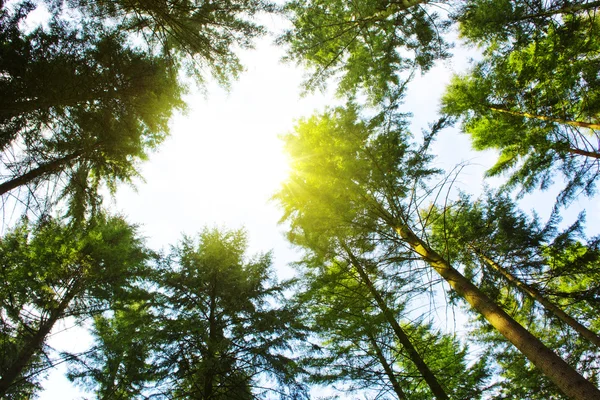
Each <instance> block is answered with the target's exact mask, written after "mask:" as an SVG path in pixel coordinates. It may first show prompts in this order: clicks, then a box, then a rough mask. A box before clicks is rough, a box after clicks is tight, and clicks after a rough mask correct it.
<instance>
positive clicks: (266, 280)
mask: <svg viewBox="0 0 600 400" xmlns="http://www.w3.org/2000/svg"><path fill="white" fill-rule="evenodd" d="M246 248H247V239H246V235H245V233H244V232H243V231H242V230H238V231H222V230H217V229H205V230H203V231H202V232H201V233H200V234H199V235H198V237H197V239H192V238H189V237H186V238H184V239H183V240H182V241H181V242H180V243H179V244H178V246H176V247H173V249H172V252H171V254H170V255H169V256H168V257H167V258H166V259H165V260H164V262H163V263H161V265H160V266H159V268H158V269H156V270H155V271H154V273H153V274H154V276H153V277H152V279H151V280H150V281H149V282H148V283H147V287H148V290H149V292H148V293H149V296H150V297H149V299H148V300H146V301H139V300H135V299H134V301H133V302H131V303H130V304H129V305H127V304H125V306H124V307H123V308H122V310H120V311H116V312H114V313H112V314H109V315H106V316H103V317H102V318H98V319H97V320H96V328H95V332H96V333H95V336H96V345H95V347H94V349H93V351H92V352H91V353H90V354H89V355H87V356H85V357H81V358H80V359H79V363H78V365H76V366H75V368H74V369H73V370H72V373H71V377H72V378H73V379H76V380H79V381H81V382H83V383H84V384H86V386H87V387H88V388H93V389H94V390H95V392H96V394H97V395H98V396H99V397H102V398H114V396H120V397H118V398H131V397H133V398H140V397H143V396H151V397H157V398H173V397H175V398H198V399H253V398H257V397H260V396H261V395H262V394H264V393H269V395H274V396H278V397H279V398H304V397H305V396H306V393H305V388H304V387H303V386H302V385H300V384H298V383H296V381H295V377H296V375H297V374H298V373H299V369H298V365H297V363H296V360H295V359H294V358H293V357H292V356H291V352H292V350H293V346H294V340H296V339H298V338H300V337H302V327H301V326H300V325H299V324H298V323H297V322H296V320H295V314H296V311H295V310H294V309H292V308H290V307H287V306H285V304H284V303H285V298H284V296H283V292H284V291H285V290H286V289H287V287H288V284H287V283H283V284H277V283H276V282H275V280H274V279H272V278H270V276H272V273H271V255H270V254H269V253H267V254H260V255H257V256H256V257H253V258H247V256H246V254H245V252H246ZM110 396H113V397H110Z"/></svg>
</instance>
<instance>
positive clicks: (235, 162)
mask: <svg viewBox="0 0 600 400" xmlns="http://www.w3.org/2000/svg"><path fill="white" fill-rule="evenodd" d="M268 24H269V25H270V26H271V28H272V29H274V30H278V29H281V27H282V26H283V25H282V22H281V21H280V20H278V19H275V18H272V19H271V20H270V21H268ZM272 42H273V39H272V37H267V38H264V39H261V40H259V41H258V42H257V46H256V49H254V50H250V51H242V52H241V53H240V56H241V60H242V63H243V65H245V67H246V71H245V72H244V73H243V74H242V75H241V77H240V79H239V80H238V81H236V82H233V84H232V86H231V89H230V91H226V90H224V89H223V88H220V87H218V86H217V85H215V84H213V83H210V82H209V83H208V84H207V86H206V88H205V91H204V93H202V92H199V91H198V92H196V91H193V92H191V93H189V94H188V95H187V98H186V100H187V102H188V104H189V110H188V111H187V113H186V114H184V115H178V116H176V117H175V118H173V120H172V123H171V136H170V137H169V138H168V139H167V140H166V141H165V142H164V143H163V145H162V146H160V147H159V149H158V151H157V152H156V153H153V154H151V155H150V157H149V161H147V162H145V163H144V164H143V165H142V166H141V175H142V176H143V177H144V182H141V181H139V182H137V183H136V189H133V188H131V187H126V186H124V187H121V188H119V190H118V192H117V194H116V196H115V198H114V199H113V200H109V201H107V204H108V205H109V207H110V208H111V209H112V210H113V211H114V212H118V213H121V214H122V215H125V216H126V217H127V219H128V220H129V222H132V223H135V224H138V225H139V230H140V232H141V233H142V235H143V236H145V237H146V238H147V244H148V245H149V246H150V247H151V248H153V249H156V250H158V249H165V250H167V249H168V246H169V245H172V244H175V243H177V241H178V240H180V239H181V237H182V235H183V234H188V235H193V234H195V233H197V232H199V231H201V230H202V228H203V227H205V226H208V227H214V226H217V227H222V228H227V229H238V228H242V227H243V228H245V229H246V230H247V232H248V235H249V254H254V253H257V252H265V251H273V254H274V267H275V269H276V270H277V272H278V276H279V278H280V279H284V278H289V277H290V276H291V275H292V273H293V271H292V269H291V268H290V267H289V266H288V264H289V263H290V262H293V261H296V260H297V259H298V256H299V253H298V252H297V251H295V250H294V249H292V248H291V247H290V245H289V244H288V243H287V242H286V240H285V237H284V235H283V233H284V231H285V227H284V226H280V225H278V220H279V218H280V216H281V212H280V210H278V208H277V206H276V204H275V203H274V202H272V201H269V199H270V198H271V196H272V195H273V194H274V192H275V191H276V190H277V189H278V187H279V185H280V183H281V182H282V181H283V180H284V179H285V177H286V173H287V161H286V157H285V155H284V154H283V151H282V143H281V141H280V140H279V136H280V135H282V134H285V133H286V132H290V131H291V130H292V129H293V126H294V124H295V122H296V121H297V120H298V119H300V118H302V117H309V116H310V115H312V114H313V113H314V112H316V111H321V110H323V109H324V107H326V106H334V105H336V104H339V103H340V101H339V100H337V99H335V98H334V96H333V95H332V93H331V92H327V93H313V94H310V95H307V96H304V97H302V96H301V88H300V84H301V82H302V78H303V76H304V74H305V71H303V70H302V69H301V68H299V67H296V66H294V65H291V64H283V63H281V62H280V59H281V57H282V56H283V55H284V53H283V50H282V49H281V48H278V47H275V46H274V45H273V44H272ZM454 53H455V57H454V58H453V59H452V60H450V61H446V62H443V63H440V64H438V65H437V66H436V67H434V68H433V69H432V70H431V71H430V72H429V73H428V74H427V75H425V76H416V77H415V79H414V81H413V82H412V84H411V85H410V87H409V92H408V95H407V97H406V101H405V106H404V108H405V110H407V111H410V112H412V113H413V115H414V117H413V121H412V125H411V129H412V131H413V134H414V135H415V136H416V137H417V138H419V137H420V136H421V129H423V128H426V127H427V124H428V123H429V122H432V121H434V120H435V117H436V114H437V111H438V109H439V97H440V95H441V93H442V92H443V90H444V87H445V85H446V84H447V83H448V82H449V79H450V76H451V75H452V73H453V72H460V71H463V70H464V69H465V68H466V67H467V65H468V59H469V58H471V57H476V55H477V51H476V50H475V49H464V48H461V47H458V48H456V49H455V51H454ZM433 149H434V153H436V154H438V159H437V160H436V163H438V165H439V166H440V167H443V168H446V169H451V168H453V167H454V166H455V165H457V164H459V163H468V166H467V167H465V168H464V169H463V171H462V172H461V174H460V176H459V178H458V179H457V183H456V187H457V188H461V189H462V190H466V191H468V192H471V193H475V194H477V193H480V192H481V191H482V189H483V187H484V186H483V185H484V184H483V171H484V170H485V169H486V168H487V167H489V166H491V164H492V163H493V161H494V159H495V153H494V152H491V151H488V152H479V153H475V152H473V151H471V150H470V143H469V139H468V137H467V136H466V135H461V134H459V133H458V132H457V131H456V130H446V131H444V132H443V133H442V134H440V135H439V137H438V139H437V141H436V142H435V144H434V148H433ZM488 184H492V185H494V184H497V183H495V182H494V181H488ZM553 199H554V197H553V196H552V194H545V195H543V196H541V197H540V196H539V195H538V196H537V197H532V196H529V197H526V198H525V199H524V201H523V203H522V204H523V208H524V209H525V210H530V209H533V208H536V210H538V211H539V213H540V215H542V216H544V215H547V214H548V213H549V211H550V208H551V206H552V204H553ZM581 208H588V210H590V212H589V213H588V216H589V214H592V218H591V219H592V224H591V225H592V230H593V231H594V230H598V229H599V228H598V227H600V223H599V222H598V218H597V215H598V214H600V213H598V211H600V209H599V206H598V205H597V204H595V203H594V202H591V201H586V200H582V201H581V202H579V203H577V204H576V205H574V207H572V208H571V210H570V211H569V213H568V215H570V216H571V217H568V218H572V216H574V215H576V214H577V210H578V209H581ZM568 218H567V219H568ZM588 220H589V218H588ZM594 226H595V228H594ZM594 233H598V232H594ZM69 324H72V323H70V322H67V323H66V324H64V323H63V324H61V325H60V326H59V327H58V328H57V329H56V331H55V332H54V335H53V337H52V339H51V345H53V346H56V347H57V348H65V347H66V349H68V350H70V351H77V350H85V348H86V346H87V345H88V344H89V341H90V339H89V336H88V335H87V334H86V333H85V332H84V331H82V330H81V329H66V328H69V327H70V326H71V325H69ZM63 373H64V369H62V368H59V369H57V370H56V371H53V372H51V373H50V375H49V377H48V379H47V380H46V381H45V383H44V388H45V391H44V392H43V393H42V394H41V396H40V399H42V400H48V399H59V398H60V399H76V398H81V396H82V393H81V392H79V391H78V390H77V389H75V388H73V387H72V385H71V384H70V383H69V382H68V381H67V380H66V379H65V378H64V377H63Z"/></svg>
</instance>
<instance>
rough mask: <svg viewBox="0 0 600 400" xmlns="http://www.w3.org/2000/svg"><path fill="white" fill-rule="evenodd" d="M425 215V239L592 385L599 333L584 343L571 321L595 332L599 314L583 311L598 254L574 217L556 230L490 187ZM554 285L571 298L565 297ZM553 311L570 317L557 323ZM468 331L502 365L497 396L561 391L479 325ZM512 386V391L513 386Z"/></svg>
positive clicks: (590, 305) (588, 305) (594, 286)
mask: <svg viewBox="0 0 600 400" xmlns="http://www.w3.org/2000/svg"><path fill="white" fill-rule="evenodd" d="M430 220H431V222H432V225H431V226H432V232H431V237H430V240H431V241H432V242H436V243H439V246H440V248H443V249H444V253H445V254H446V257H448V258H449V259H451V260H453V261H454V262H455V263H456V264H458V265H462V266H463V268H464V269H465V273H466V274H467V275H468V276H471V277H472V279H473V280H474V281H476V282H478V285H479V287H481V289H482V290H484V291H485V292H486V294H487V295H488V296H489V297H490V298H492V299H494V301H496V302H498V303H499V304H501V305H502V306H503V308H504V309H505V310H507V312H509V313H510V314H511V315H512V316H513V317H514V318H516V319H518V320H519V321H520V322H521V323H522V324H524V325H526V326H528V327H529V329H531V330H534V331H535V332H536V335H537V336H540V337H543V338H544V340H545V342H547V343H551V345H552V348H553V349H558V351H559V352H560V354H562V355H563V356H564V357H565V359H566V360H568V361H569V363H571V364H572V365H573V366H575V367H576V368H577V369H578V370H580V371H582V372H583V373H584V374H585V375H586V376H587V377H588V378H590V379H591V380H593V381H595V382H596V383H597V381H596V379H597V378H596V377H597V369H598V367H597V363H598V358H597V350H598V343H600V340H599V338H598V335H597V334H595V336H596V337H595V338H594V337H593V336H592V340H595V342H593V341H590V339H588V338H586V337H583V336H581V334H580V333H578V331H577V330H575V328H576V327H575V326H574V325H573V324H574V323H577V321H580V322H583V325H586V326H587V327H588V328H590V330H591V331H592V332H598V324H599V321H598V318H597V316H596V315H593V313H589V310H591V309H596V308H597V306H598V304H597V302H596V301H595V300H594V299H593V298H592V297H588V296H587V293H590V292H596V291H597V290H598V282H597V281H595V280H594V278H593V277H594V276H595V273H593V272H592V270H593V269H595V268H597V265H598V262H599V261H600V259H599V258H598V257H599V256H600V254H599V253H598V248H597V246H598V243H597V240H596V239H594V240H590V241H588V242H585V241H583V240H584V238H583V237H582V226H581V224H580V222H578V223H576V224H575V225H573V226H571V227H569V228H568V229H566V230H565V231H558V229H557V225H558V222H559V221H558V220H557V218H556V216H555V218H551V219H550V221H549V223H548V224H546V225H545V226H541V224H540V223H539V221H538V220H537V219H532V218H530V217H528V216H527V215H526V214H524V213H523V212H522V211H520V210H518V209H517V208H516V205H515V204H514V203H513V202H512V201H511V200H510V199H509V198H508V197H507V196H505V195H498V194H497V193H493V192H490V193H488V194H487V195H486V197H485V198H483V199H480V200H478V201H476V202H473V201H471V200H470V199H469V198H467V197H466V196H463V198H462V199H460V200H459V201H457V202H456V203H455V204H452V205H451V206H449V207H448V208H447V209H445V210H437V209H434V210H432V212H431V214H430ZM559 265H560V266H559ZM584 277H585V278H584ZM558 287H560V288H561V289H560V291H564V292H566V293H571V295H572V296H573V297H571V298H570V299H569V300H566V298H565V297H562V296H561V295H560V294H559V293H558V292H557V288H558ZM555 307H556V308H555ZM556 309H558V311H559V314H557V313H556ZM584 310H585V311H584ZM560 311H564V312H566V313H567V315H568V316H570V317H572V318H574V319H575V321H574V322H571V321H569V320H564V319H563V318H562V316H561V315H560ZM586 311H588V312H586ZM479 322H482V321H479ZM473 336H474V337H477V338H478V340H479V341H480V342H482V343H483V344H484V346H485V347H486V349H487V351H488V352H489V353H490V354H493V356H494V357H493V359H494V360H495V361H496V362H497V363H499V364H500V366H501V371H502V372H501V376H502V377H503V378H504V380H502V381H501V383H500V386H499V388H498V390H499V391H500V392H501V393H505V394H506V393H512V395H513V396H517V395H518V396H520V397H523V398H536V399H543V398H549V397H552V396H560V392H558V391H557V389H556V388H555V387H554V386H553V385H552V384H551V383H550V382H549V381H548V380H547V379H546V378H545V377H544V376H543V374H540V373H539V371H537V370H532V368H531V364H530V363H529V362H528V361H527V360H526V359H525V358H524V357H523V356H522V355H520V354H518V353H517V352H515V351H514V350H512V349H510V348H507V346H506V344H505V343H504V342H503V341H502V340H500V338H499V335H498V334H497V333H494V332H492V331H490V330H489V329H488V328H487V327H486V326H485V324H483V325H481V324H479V323H478V324H477V329H476V330H475V331H474V332H473ZM515 386H517V387H518V388H519V392H514V391H513V389H512V388H514V387H515Z"/></svg>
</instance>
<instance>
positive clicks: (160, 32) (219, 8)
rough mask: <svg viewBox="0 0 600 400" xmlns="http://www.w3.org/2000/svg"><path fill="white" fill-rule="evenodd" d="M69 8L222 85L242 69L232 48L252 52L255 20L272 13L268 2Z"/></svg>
mask: <svg viewBox="0 0 600 400" xmlns="http://www.w3.org/2000/svg"><path fill="white" fill-rule="evenodd" d="M46 1H47V2H48V3H50V4H51V3H52V2H53V0H46ZM71 4H73V5H74V7H75V8H76V9H77V10H78V11H80V12H83V13H84V15H85V17H86V19H87V20H89V21H90V22H92V23H97V24H106V23H116V24H117V26H118V28H119V29H120V30H121V31H123V32H127V34H128V35H129V36H133V37H137V38H142V39H143V40H144V42H145V43H146V45H147V51H148V52H150V53H159V54H164V55H165V56H166V57H167V58H168V59H170V60H171V61H172V62H174V63H176V64H177V65H179V64H180V63H183V64H184V66H185V67H187V69H188V72H190V73H192V74H193V76H194V77H195V78H196V79H197V80H198V81H200V82H202V81H203V80H204V79H205V76H204V75H205V73H206V70H208V71H210V73H211V75H212V76H213V77H214V78H215V79H216V80H217V81H218V82H219V83H221V84H223V85H225V86H227V85H228V84H229V83H230V82H231V80H232V78H236V77H237V75H238V74H239V73H240V72H241V71H242V69H243V66H242V65H241V63H240V62H239V59H238V57H237V55H236V54H235V52H234V50H233V49H234V48H236V47H238V48H250V47H252V45H253V40H254V39H255V38H256V37H258V36H261V35H263V34H264V33H265V29H264V27H263V26H262V25H260V24H259V23H258V22H257V21H256V18H255V17H256V16H257V15H259V14H261V13H270V12H273V11H275V7H274V6H273V3H271V2H270V1H264V0H224V1H218V2H206V1H201V0H173V1H169V2H168V3H165V2H156V1H128V0H116V1H106V0H102V1H90V0H75V1H74V2H72V3H71Z"/></svg>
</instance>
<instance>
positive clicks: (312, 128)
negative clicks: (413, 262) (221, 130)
mask: <svg viewBox="0 0 600 400" xmlns="http://www.w3.org/2000/svg"><path fill="white" fill-rule="evenodd" d="M382 122H386V121H382V118H381V117H378V118H374V119H371V120H369V121H364V120H361V119H360V118H359V117H358V114H357V110H356V108H354V107H349V108H346V109H336V110H334V111H330V112H327V113H325V114H323V115H321V116H318V117H313V118H311V119H310V120H307V121H303V122H301V123H300V124H299V126H298V127H297V128H296V131H295V132H294V133H292V134H289V135H288V136H287V137H286V138H285V140H286V145H287V149H288V152H289V153H290V156H291V157H292V159H293V170H292V173H291V176H290V179H289V181H288V182H287V183H286V184H285V185H284V187H283V189H282V190H281V191H280V192H279V194H278V195H277V198H278V200H279V201H280V203H281V205H282V206H283V207H284V211H285V214H284V217H283V219H284V220H288V221H289V223H290V232H289V235H288V237H289V239H290V240H291V241H292V242H293V243H295V244H298V245H303V246H304V245H308V246H310V244H311V243H319V244H320V245H321V246H324V247H326V248H332V247H333V245H334V244H335V242H336V240H340V239H341V240H344V241H349V242H353V243H358V244H359V245H360V246H361V247H362V248H368V247H369V245H371V246H373V243H378V244H379V245H385V244H386V243H390V245H393V246H396V248H402V247H404V249H408V250H409V252H410V253H411V254H412V255H413V256H416V257H418V258H420V259H421V260H422V261H423V262H425V263H426V265H427V266H428V267H429V268H430V270H431V272H432V273H436V274H438V275H439V276H440V277H441V278H443V279H444V280H445V281H446V282H447V283H448V284H449V285H450V287H451V288H452V289H453V290H454V291H455V293H456V294H457V295H458V296H459V297H461V298H462V299H464V300H465V301H466V302H467V303H468V304H469V305H470V307H472V308H473V309H474V310H476V311H477V312H478V313H480V314H481V315H482V316H483V317H484V318H485V319H486V320H487V321H488V322H489V323H490V324H491V325H492V326H493V327H494V328H495V329H497V330H498V331H499V332H500V333H501V334H502V335H503V336H504V337H505V338H506V339H507V340H508V341H510V342H511V343H512V344H513V345H514V346H515V347H516V348H517V349H518V350H519V351H520V352H522V353H523V354H524V355H525V356H526V357H527V358H528V359H529V360H531V362H532V363H533V364H534V365H535V366H536V367H538V368H540V370H541V371H542V372H543V373H544V374H546V375H547V376H548V377H549V378H550V379H551V380H552V381H553V382H554V383H555V384H556V385H557V386H558V387H559V388H560V390H561V391H563V392H564V393H565V394H567V395H568V396H571V397H573V398H579V399H584V398H600V391H599V390H598V389H597V388H596V387H595V386H594V385H593V384H592V383H590V382H589V381H587V380H586V379H584V378H583V377H582V376H581V375H580V374H579V373H578V372H577V371H576V370H574V369H573V368H572V367H570V366H569V365H568V364H567V363H566V362H565V361H564V360H562V359H561V358H560V357H558V356H557V355H556V354H555V353H553V352H552V350H550V349H549V348H548V347H546V346H545V345H544V344H543V343H542V342H541V341H540V340H539V339H538V338H536V337H535V336H534V335H532V334H531V332H529V331H527V330H526V329H525V328H523V326H521V325H520V324H518V323H517V322H516V321H515V320H514V319H512V318H511V317H510V316H509V315H508V314H507V313H506V312H504V311H503V310H502V309H501V308H500V307H499V306H498V305H497V304H496V303H494V302H493V301H491V300H490V299H489V298H488V297H487V296H486V295H485V294H484V293H483V292H482V291H481V290H479V289H478V288H477V287H476V286H475V285H474V284H473V283H472V282H471V281H470V280H468V279H467V278H466V277H465V276H464V275H463V274H461V273H460V272H459V271H458V270H457V269H455V268H454V267H453V266H452V265H451V264H450V263H449V262H448V261H447V260H446V259H444V258H443V256H442V255H441V254H440V253H438V252H436V251H435V249H433V248H432V247H431V246H430V245H429V244H428V243H427V240H426V237H423V236H419V235H420V234H422V232H423V229H424V227H423V223H424V222H423V220H422V219H421V220H419V219H418V213H416V211H417V210H418V207H419V200H418V199H420V198H427V196H426V194H427V190H428V189H427V186H426V180H427V178H429V177H432V176H433V173H434V171H432V170H431V169H430V168H429V167H428V165H427V160H428V158H429V156H428V155H427V152H426V148H424V149H423V148H421V149H413V148H411V146H410V145H409V144H408V143H407V139H406V133H405V132H404V131H403V129H402V124H403V121H402V120H400V121H393V120H392V121H391V122H389V121H388V123H386V124H383V123H382ZM394 122H395V123H394ZM441 127H442V124H438V125H437V126H434V127H433V128H434V129H433V132H436V131H437V130H439V129H440V128H441ZM421 196H423V197H421ZM415 214H416V215H415Z"/></svg>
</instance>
